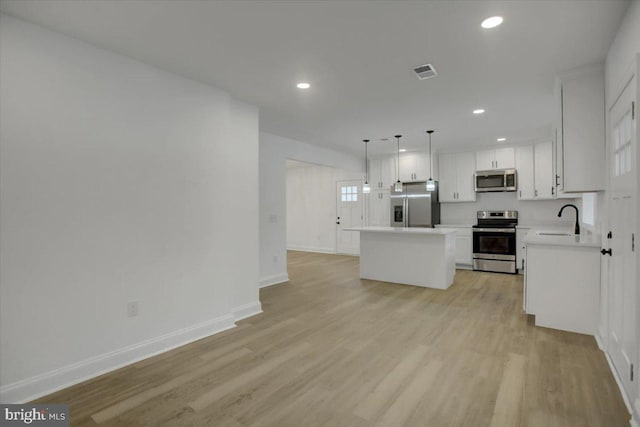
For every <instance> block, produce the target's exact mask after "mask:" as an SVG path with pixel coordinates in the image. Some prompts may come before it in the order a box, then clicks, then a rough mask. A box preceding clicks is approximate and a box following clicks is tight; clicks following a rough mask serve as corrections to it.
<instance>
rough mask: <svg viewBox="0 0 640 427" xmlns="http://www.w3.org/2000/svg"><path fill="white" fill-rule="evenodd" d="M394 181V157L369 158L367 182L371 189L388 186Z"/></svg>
mask: <svg viewBox="0 0 640 427" xmlns="http://www.w3.org/2000/svg"><path fill="white" fill-rule="evenodd" d="M394 182H396V158H395V157H386V158H382V159H370V160H369V184H370V185H371V188H372V189H383V188H386V189H388V188H390V187H391V186H392V185H393V183H394Z"/></svg>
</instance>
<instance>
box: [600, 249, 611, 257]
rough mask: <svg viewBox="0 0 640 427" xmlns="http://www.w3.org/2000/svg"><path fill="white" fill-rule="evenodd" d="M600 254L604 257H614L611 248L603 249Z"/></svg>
mask: <svg viewBox="0 0 640 427" xmlns="http://www.w3.org/2000/svg"><path fill="white" fill-rule="evenodd" d="M600 253H601V254H602V255H606V254H609V256H612V255H611V254H612V252H611V248H609V249H602V250H601V251H600Z"/></svg>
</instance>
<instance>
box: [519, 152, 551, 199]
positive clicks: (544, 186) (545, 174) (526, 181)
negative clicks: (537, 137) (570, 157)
mask: <svg viewBox="0 0 640 427" xmlns="http://www.w3.org/2000/svg"><path fill="white" fill-rule="evenodd" d="M515 151H516V170H517V173H518V200H543V199H553V198H555V189H554V185H553V178H554V177H553V143H552V142H551V141H547V142H541V143H538V144H535V145H527V146H522V147H516V149H515Z"/></svg>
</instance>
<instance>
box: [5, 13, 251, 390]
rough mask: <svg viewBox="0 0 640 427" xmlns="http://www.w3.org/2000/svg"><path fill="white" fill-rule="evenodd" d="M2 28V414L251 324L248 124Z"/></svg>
mask: <svg viewBox="0 0 640 427" xmlns="http://www.w3.org/2000/svg"><path fill="white" fill-rule="evenodd" d="M0 22H1V25H0V43H1V44H0V67H1V68H0V73H1V76H2V78H1V79H0V91H1V94H2V96H1V97H0V102H1V104H0V110H1V116H0V119H1V122H2V127H1V134H0V153H1V155H0V161H1V167H0V185H1V188H0V189H1V191H0V197H1V200H0V234H1V236H2V238H1V241H0V284H1V286H0V401H2V402H12V401H24V400H28V399H31V398H33V397H35V396H38V395H41V394H43V393H47V392H50V391H52V390H54V389H56V388H60V387H61V386H65V385H69V384H71V383H74V382H77V381H79V380H82V379H84V378H88V377H91V376H94V375H96V374H97V373H100V372H103V371H108V370H110V369H113V368H114V367H117V366H120V365H123V364H127V363H130V362H132V361H134V360H136V359H140V358H144V357H147V356H149V355H150V354H153V353H157V352H161V351H164V350H166V349H168V348H171V347H173V346H177V345H180V344H182V343H185V342H188V341H191V340H194V339H197V338H200V337H203V336H207V335H210V334H212V333H215V332H217V331H220V330H223V329H226V328H229V327H232V326H233V321H234V319H235V317H234V315H238V316H243V315H248V314H249V313H251V312H256V311H259V310H260V304H259V301H258V289H257V282H258V252H257V248H258V231H257V230H258V217H257V212H258V205H257V200H258V191H257V178H258V175H257V161H258V134H257V124H258V117H257V114H258V113H257V110H256V108H254V107H251V106H248V105H244V104H242V103H239V102H236V101H234V100H233V99H232V98H230V96H229V95H228V94H226V93H225V92H222V91H220V90H217V89H215V88H212V87H209V86H205V85H202V84H198V83H195V82H193V81H190V80H187V79H184V78H181V77H178V76H175V75H172V74H169V73H165V72H163V71H160V70H158V69H155V68H152V67H149V66H147V65H144V64H142V63H140V62H137V61H133V60H130V59H128V58H125V57H123V56H120V55H116V54H113V53H110V52H107V51H104V50H101V49H98V48H95V47H93V46H91V45H88V44H85V43H82V42H79V41H76V40H74V39H71V38H68V37H65V36H62V35H59V34H56V33H53V32H50V31H47V30H44V29H42V28H39V27H36V26H32V25H30V24H27V23H25V22H23V21H20V20H17V19H14V18H11V17H8V16H5V15H2V17H1V21H0ZM230 187H232V188H230ZM231 225H234V226H233V227H231ZM239 248H242V250H240V249H239ZM129 301H139V304H140V306H139V310H140V312H139V316H137V317H132V318H128V317H127V302H129Z"/></svg>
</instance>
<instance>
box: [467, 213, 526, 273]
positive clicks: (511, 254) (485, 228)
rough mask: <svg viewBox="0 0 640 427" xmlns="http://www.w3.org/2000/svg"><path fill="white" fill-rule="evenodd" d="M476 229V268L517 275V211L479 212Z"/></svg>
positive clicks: (474, 241)
mask: <svg viewBox="0 0 640 427" xmlns="http://www.w3.org/2000/svg"><path fill="white" fill-rule="evenodd" d="M477 218H478V224H477V225H474V226H473V269H474V270H479V271H493V272H498V273H517V270H516V225H517V224H518V212H517V211H478V214H477Z"/></svg>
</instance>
